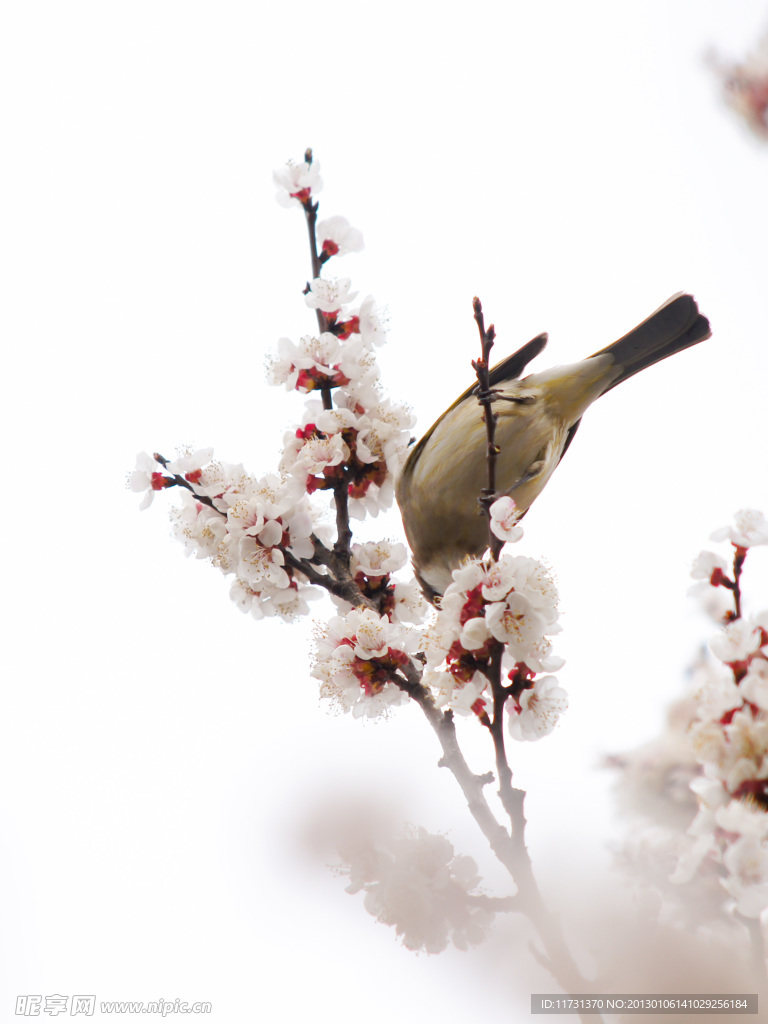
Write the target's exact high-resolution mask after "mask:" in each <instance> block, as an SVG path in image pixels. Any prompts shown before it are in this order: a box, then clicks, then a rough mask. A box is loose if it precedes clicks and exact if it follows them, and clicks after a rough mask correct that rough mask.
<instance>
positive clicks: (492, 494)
mask: <svg viewBox="0 0 768 1024" xmlns="http://www.w3.org/2000/svg"><path fill="white" fill-rule="evenodd" d="M472 308H473V310H474V313H475V323H476V324H477V329H478V331H479V332H480V358H479V359H477V360H474V359H473V360H472V367H473V369H474V371H475V373H476V374H477V385H478V388H477V400H478V402H479V403H480V405H481V406H482V409H483V419H484V421H485V434H486V461H487V464H488V484H487V486H486V487H484V488H483V489H482V491H481V492H480V498H479V499H478V500H479V502H480V507H481V508H482V509H483V512H484V513H485V515H486V517H487V519H488V547H489V548H490V549H491V556H492V557H493V560H494V561H497V560H498V557H499V555H500V553H501V549H502V547H503V546H504V542H503V541H502V540H500V539H499V538H498V537H497V536H496V535H495V534H494V533H493V532H492V530H491V505H492V504H493V503H494V501H495V500H496V498H497V494H496V458H497V456H498V454H499V448H498V446H497V444H496V420H497V419H498V417H497V415H496V413H495V412H494V411H493V392H492V391H491V379H490V355H491V349H492V348H493V342H494V340H495V338H496V329H495V328H494V326H493V324H491V326H490V327H489V328H488V329H487V330H486V329H485V319H484V317H483V307H482V305H481V303H480V299H478V298H477V296H475V298H474V299H473V300H472Z"/></svg>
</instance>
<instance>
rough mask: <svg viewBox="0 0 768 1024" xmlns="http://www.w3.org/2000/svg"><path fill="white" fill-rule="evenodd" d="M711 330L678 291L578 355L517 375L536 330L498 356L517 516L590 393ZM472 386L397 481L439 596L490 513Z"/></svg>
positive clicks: (416, 563) (500, 438) (472, 551)
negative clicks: (484, 502)
mask: <svg viewBox="0 0 768 1024" xmlns="http://www.w3.org/2000/svg"><path fill="white" fill-rule="evenodd" d="M711 333H712V332H711V330H710V324H709V320H708V319H707V318H706V317H705V316H703V314H701V313H700V312H699V308H698V306H697V304H696V300H695V299H694V297H693V296H692V295H688V294H686V293H684V292H678V293H677V294H676V295H673V296H672V297H671V298H669V299H667V301H666V302H665V303H664V304H663V305H662V306H660V307H659V308H658V309H657V310H656V311H655V312H654V313H651V315H650V316H649V317H647V319H645V320H643V322H642V323H641V324H638V326H637V327H635V328H633V329H632V330H631V331H629V333H628V334H625V335H624V336H623V337H621V338H619V340H618V341H614V342H613V343H612V344H611V345H608V346H606V347H605V348H601V349H600V350H599V351H598V352H595V353H593V354H592V355H591V356H588V357H587V358H586V359H583V360H581V362H578V363H572V364H570V365H567V366H556V367H553V368H552V369H549V370H544V371H542V372H539V373H531V374H529V375H528V376H526V377H522V379H521V374H522V372H523V371H524V370H525V368H526V366H527V365H528V363H530V362H531V360H533V359H534V358H535V357H536V356H538V355H539V354H540V353H541V352H542V351H543V349H544V347H545V345H546V344H547V340H548V335H547V334H539V335H538V336H537V337H536V338H534V339H533V340H532V341H529V342H527V344H525V345H523V346H522V348H520V349H518V350H517V351H516V352H514V353H513V354H512V355H510V356H508V357H507V358H506V359H504V360H502V362H500V363H498V364H497V365H496V366H494V367H493V368H492V369H491V371H490V387H491V389H492V391H493V399H494V402H493V411H494V413H495V414H497V417H498V418H497V422H496V436H495V441H496V445H497V448H498V454H497V460H496V491H497V495H498V496H499V497H501V496H503V495H509V496H510V497H511V498H512V499H513V500H514V501H515V504H516V506H517V512H518V516H519V518H522V516H523V515H525V513H526V512H527V511H528V509H529V508H530V506H531V504H532V503H533V502H534V501H535V499H536V498H537V497H538V496H539V495H540V494H541V492H542V491H543V490H544V488H545V486H546V485H547V483H548V481H549V479H550V477H551V476H552V473H553V472H554V471H555V469H556V468H557V466H558V464H559V462H560V460H561V459H562V457H563V455H564V454H565V453H566V451H567V450H568V448H569V447H570V444H571V442H572V441H573V437H574V434H575V433H576V431H577V429H578V427H579V424H580V422H581V417H582V416H583V415H584V413H585V411H586V410H587V409H588V408H589V406H590V405H591V404H592V403H593V402H594V401H596V399H598V398H600V396H601V395H604V394H606V393H607V392H608V391H610V390H611V389H612V388H615V387H616V385H617V384H620V383H621V382H622V381H625V380H628V379H629V378H630V377H632V376H634V374H636V373H639V372H640V370H645V369H646V368H647V367H649V366H653V365H654V363H658V362H659V361H660V360H662V359H666V358H667V357H668V356H671V355H674V354H675V353H676V352H682V351H683V350H684V349H686V348H690V347H691V346H692V345H698V344H699V342H702V341H705V340H706V339H707V338H709V337H710V336H711ZM477 392H478V386H477V384H475V385H473V386H471V387H469V388H468V389H467V390H466V391H465V392H464V393H463V394H462V395H460V396H459V397H458V398H457V399H456V401H455V402H454V403H453V404H452V405H450V406H449V407H448V408H447V409H446V411H445V412H444V413H443V414H442V415H441V416H440V417H439V418H438V419H437V420H436V421H435V423H433V424H432V426H431V427H430V428H429V430H428V431H427V432H426V434H425V435H424V436H423V437H422V438H421V440H420V441H419V442H418V443H417V444H415V445H414V446H413V447H412V448H411V450H410V452H409V454H408V457H407V458H406V460H405V462H404V464H403V467H402V471H401V473H400V475H399V478H398V480H397V484H396V496H397V502H398V504H399V506H400V512H401V515H402V519H403V526H404V528H405V534H406V538H407V540H408V543H409V546H410V549H411V553H412V556H413V568H414V572H415V574H416V578H417V580H418V581H419V584H420V585H421V588H422V591H423V592H424V595H425V597H426V598H427V599H428V600H429V601H430V602H431V603H433V604H437V605H439V603H440V598H441V596H442V594H443V593H444V592H445V589H446V587H447V586H448V585H449V584H450V583H451V582H452V573H453V570H454V569H456V568H457V567H458V566H459V565H461V563H462V562H463V561H464V560H465V559H466V557H467V556H479V555H481V554H482V553H483V552H484V551H485V549H486V548H487V547H488V521H487V519H486V518H485V516H484V515H483V514H482V512H481V509H480V506H479V503H478V498H479V497H480V492H481V491H482V489H483V488H484V487H486V486H487V483H488V469H487V435H486V428H485V423H484V420H483V415H482V408H481V406H480V405H479V403H478V401H477Z"/></svg>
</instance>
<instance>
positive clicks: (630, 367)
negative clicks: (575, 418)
mask: <svg viewBox="0 0 768 1024" xmlns="http://www.w3.org/2000/svg"><path fill="white" fill-rule="evenodd" d="M711 333H712V332H711V330H710V327H709V320H707V318H706V317H705V316H703V315H702V314H701V313H699V307H698V306H697V305H696V300H695V299H694V297H693V296H692V295H686V294H685V293H683V292H679V293H678V294H677V295H673V296H672V298H671V299H667V301H666V302H665V303H664V305H663V306H660V307H659V308H658V309H657V310H656V312H655V313H651V315H650V316H649V317H648V319H647V320H643V322H642V323H641V324H638V326H637V327H635V328H634V329H633V330H631V331H630V332H629V334H625V335H624V337H623V338H619V340H618V341H614V342H613V344H612V345H608V346H606V348H601V349H600V351H599V352H594V353H593V354H592V355H591V356H590V357H589V358H590V359H592V358H594V356H600V355H605V354H608V355H611V356H613V358H614V359H615V361H616V363H617V364H618V365H620V366H621V367H622V369H621V373H620V374H619V376H618V377H617V378H616V379H615V380H614V381H612V382H611V384H610V387H608V388H606V391H610V390H611V388H615V387H616V385H617V384H620V383H621V382H622V381H623V380H627V378H628V377H631V376H633V374H635V373H639V371H640V370H644V369H645V368H646V367H647V366H653V364H654V363H658V362H660V361H661V360H662V359H666V358H667V356H672V355H674V354H675V352H682V351H683V349H685V348H690V347H691V345H698V343H699V342H700V341H705V340H706V339H707V338H709V337H710V335H711Z"/></svg>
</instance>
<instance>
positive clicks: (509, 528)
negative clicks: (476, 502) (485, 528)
mask: <svg viewBox="0 0 768 1024" xmlns="http://www.w3.org/2000/svg"><path fill="white" fill-rule="evenodd" d="M490 514H491V532H492V533H493V535H494V536H495V537H498V538H499V540H503V541H508V542H509V541H516V540H520V538H521V537H522V536H523V528H522V526H518V525H517V521H518V519H519V513H518V511H517V505H516V504H515V502H514V499H513V498H510V497H509V496H508V495H505V496H504V497H502V498H499V499H498V500H497V501H494V503H493V504H492V505H491V508H490Z"/></svg>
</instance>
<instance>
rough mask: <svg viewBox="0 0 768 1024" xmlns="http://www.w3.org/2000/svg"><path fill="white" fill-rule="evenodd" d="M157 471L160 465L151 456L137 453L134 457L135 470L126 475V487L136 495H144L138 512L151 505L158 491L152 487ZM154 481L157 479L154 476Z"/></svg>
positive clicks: (145, 453)
mask: <svg viewBox="0 0 768 1024" xmlns="http://www.w3.org/2000/svg"><path fill="white" fill-rule="evenodd" d="M159 471H160V464H159V463H158V462H157V461H156V460H155V459H153V458H152V456H151V455H149V454H148V453H147V452H139V453H138V455H137V456H136V468H135V469H134V470H133V472H131V473H129V474H128V480H127V485H128V487H129V489H130V490H132V491H134V492H135V493H136V494H141V493H143V494H144V498H143V500H142V502H141V504H140V505H139V511H140V512H143V511H144V509H146V508H149V506H150V505H151V504H152V499H153V498H154V497H155V494H156V492H157V490H158V488H156V487H153V474H158V473H159ZM155 479H157V477H156V476H155Z"/></svg>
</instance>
